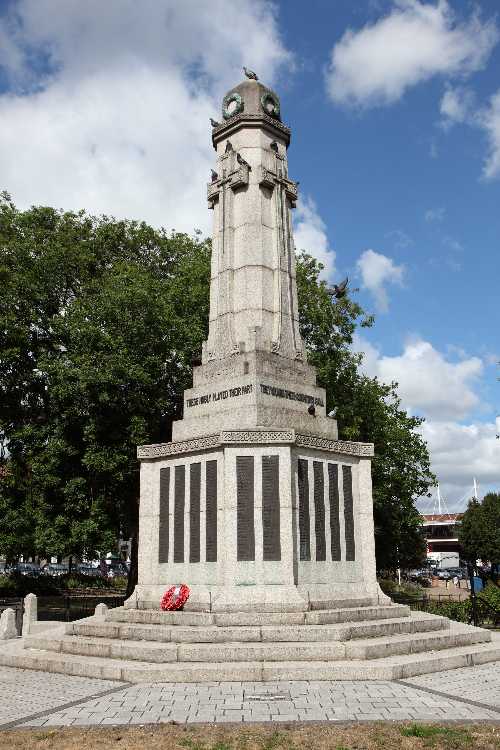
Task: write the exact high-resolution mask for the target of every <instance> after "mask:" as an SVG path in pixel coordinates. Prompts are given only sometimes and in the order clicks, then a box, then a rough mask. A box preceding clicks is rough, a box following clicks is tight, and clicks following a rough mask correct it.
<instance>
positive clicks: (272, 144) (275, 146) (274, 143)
mask: <svg viewBox="0 0 500 750" xmlns="http://www.w3.org/2000/svg"><path fill="white" fill-rule="evenodd" d="M271 148H272V150H273V151H276V153H278V144H277V143H276V141H272V143H271Z"/></svg>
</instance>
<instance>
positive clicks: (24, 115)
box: [0, 0, 292, 232]
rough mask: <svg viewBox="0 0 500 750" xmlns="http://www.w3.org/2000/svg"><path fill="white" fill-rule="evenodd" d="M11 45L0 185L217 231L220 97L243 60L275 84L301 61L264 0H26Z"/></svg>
mask: <svg viewBox="0 0 500 750" xmlns="http://www.w3.org/2000/svg"><path fill="white" fill-rule="evenodd" d="M0 37H2V38H3V39H4V40H5V39H7V40H8V42H9V46H8V47H7V46H4V47H3V48H2V49H3V52H2V53H0V54H1V57H0V64H1V65H3V69H4V73H6V74H7V76H9V77H10V81H11V86H14V87H15V93H12V92H11V93H5V94H3V95H1V96H0V149H1V153H2V165H1V180H2V181H1V185H0V188H1V189H6V190H8V191H9V192H10V193H11V194H12V196H13V198H14V200H15V201H16V203H17V204H18V205H19V206H20V207H26V206H29V205H30V204H32V203H35V204H36V203H43V204H49V205H55V206H61V207H63V208H68V209H75V208H81V207H85V208H87V209H88V210H90V211H92V212H106V213H108V214H114V215H117V216H120V217H121V216H129V217H134V218H141V219H145V220H147V221H149V222H151V223H153V224H155V225H161V224H163V225H165V226H167V227H175V228H176V229H179V230H186V231H191V230H192V229H193V228H195V227H200V228H201V229H203V230H204V231H206V232H209V231H210V221H211V214H210V212H209V211H208V210H207V209H206V201H205V195H204V191H205V183H206V182H207V181H208V178H209V173H210V167H211V166H212V163H213V159H214V154H213V149H212V145H211V138H210V135H211V132H210V123H209V117H211V116H212V117H215V118H217V117H220V115H219V110H220V103H221V99H222V96H223V94H224V93H225V91H226V90H227V89H228V88H230V87H231V86H232V85H234V84H235V83H236V82H238V81H239V80H241V78H242V77H243V74H242V72H241V66H242V65H244V64H247V65H248V64H250V65H251V67H252V68H255V69H256V70H257V71H258V73H259V74H260V77H261V78H262V79H263V80H264V81H265V82H266V83H269V84H272V83H273V82H274V81H275V79H276V76H277V74H278V71H279V69H280V68H281V66H283V65H284V64H285V63H286V64H291V63H292V59H291V56H290V54H289V53H288V52H287V51H286V50H285V48H284V47H283V44H282V42H281V40H280V37H279V33H278V28H277V22H276V18H275V14H274V9H273V6H272V5H271V4H270V3H269V2H267V0H257V1H256V2H254V1H252V2H251V1H250V0H239V2H238V3H229V4H228V3H226V2H225V1H224V0H214V2H212V3H210V4H207V3H205V2H203V0H186V2H184V3H179V2H176V0H143V2H141V3H137V2H136V0H107V2H106V3H102V2H101V1H100V0H87V2H85V3H82V2H79V1H78V0H19V2H17V3H15V4H13V5H12V11H11V14H10V15H9V16H7V17H6V16H3V17H2V18H1V19H0ZM33 61H34V62H33Z"/></svg>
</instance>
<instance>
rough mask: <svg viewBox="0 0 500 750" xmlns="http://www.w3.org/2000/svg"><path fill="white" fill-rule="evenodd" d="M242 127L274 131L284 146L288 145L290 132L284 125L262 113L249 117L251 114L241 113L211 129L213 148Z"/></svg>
mask: <svg viewBox="0 0 500 750" xmlns="http://www.w3.org/2000/svg"><path fill="white" fill-rule="evenodd" d="M242 127H246V128H258V127H263V128H267V129H268V130H271V131H275V132H276V133H278V134H279V135H281V137H282V138H283V137H284V138H285V140H286V145H287V146H288V145H289V143H290V135H291V131H290V128H287V126H286V125H283V123H282V122H280V121H279V120H276V119H275V118H274V117H269V115H265V114H264V113H262V114H259V115H253V114H252V115H251V114H245V113H244V112H242V113H241V114H238V115H235V116H234V117H231V118H230V119H229V120H226V121H225V122H221V124H220V125H218V126H217V127H216V128H213V130H212V143H213V146H214V148H216V146H217V143H218V142H219V141H221V140H222V139H223V138H227V137H228V136H230V135H232V133H234V132H235V131H236V130H239V129H240V128H242Z"/></svg>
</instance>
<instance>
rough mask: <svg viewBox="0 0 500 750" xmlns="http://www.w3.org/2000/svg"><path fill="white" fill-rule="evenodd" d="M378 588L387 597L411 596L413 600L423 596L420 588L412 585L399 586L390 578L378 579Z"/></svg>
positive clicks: (403, 584)
mask: <svg viewBox="0 0 500 750" xmlns="http://www.w3.org/2000/svg"><path fill="white" fill-rule="evenodd" d="M379 584H380V588H381V589H382V591H383V592H384V594H387V596H393V595H395V594H403V595H404V596H411V597H413V598H414V599H418V598H419V597H421V596H423V595H424V591H423V589H422V588H421V587H420V586H417V585H415V584H412V583H402V584H401V586H400V585H399V584H398V583H397V582H396V581H392V580H391V579H390V578H381V579H379Z"/></svg>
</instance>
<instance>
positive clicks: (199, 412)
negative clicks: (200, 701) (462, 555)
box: [0, 74, 500, 682]
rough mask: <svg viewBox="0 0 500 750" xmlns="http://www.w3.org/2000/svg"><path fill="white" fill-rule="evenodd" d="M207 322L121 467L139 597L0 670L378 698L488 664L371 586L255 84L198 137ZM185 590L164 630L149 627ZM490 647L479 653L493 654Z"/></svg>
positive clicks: (367, 511) (471, 631)
mask: <svg viewBox="0 0 500 750" xmlns="http://www.w3.org/2000/svg"><path fill="white" fill-rule="evenodd" d="M212 143H213V146H214V149H215V151H216V163H215V165H214V170H213V171H212V176H211V179H210V182H209V183H208V188H207V198H208V206H209V208H210V209H211V210H212V212H213V244H212V266H211V280H210V321H209V333H208V338H207V341H206V342H205V343H204V345H203V352H202V363H201V365H199V366H196V367H194V370H193V387H192V388H190V389H189V390H187V391H186V392H185V393H184V414H183V419H181V420H179V421H177V422H175V423H174V425H173V436H172V442H170V443H164V444H158V445H144V446H140V447H139V448H138V457H139V459H140V462H141V496H140V537H139V581H138V585H137V587H136V589H135V592H134V594H133V596H132V597H131V598H130V599H129V600H128V601H127V602H126V603H125V606H124V607H120V608H117V609H113V610H108V611H107V612H105V611H104V610H105V608H104V607H102V608H101V610H100V611H99V613H98V614H96V615H95V616H94V617H91V618H87V619H85V620H81V621H79V622H75V623H69V624H68V625H66V626H62V627H61V629H60V630H59V631H51V632H50V634H48V635H47V636H46V637H44V636H43V634H42V635H38V636H30V637H28V638H24V639H23V640H22V643H17V644H14V645H13V646H10V647H9V648H7V647H6V648H5V649H3V651H2V653H0V663H2V664H8V665H11V666H20V667H26V668H33V669H45V670H48V671H52V672H63V673H68V674H81V675H86V676H92V677H104V678H109V679H118V680H126V681H130V682H153V681H157V682H163V681H166V682H169V681H172V682H193V681H213V680H217V681H218V680H246V681H255V680H279V679H285V680H293V679H316V680H321V679H329V680H331V679H333V680H335V679H396V678H402V677H410V676H413V675H416V674H422V673H425V672H433V671H438V670H442V669H449V668H454V667H462V666H468V665H472V664H479V663H483V662H486V661H494V660H496V659H499V658H500V646H499V645H496V644H495V643H493V642H491V634H490V632H489V631H485V630H482V629H480V628H473V627H471V626H468V625H462V624H459V623H455V622H452V621H449V620H448V619H447V618H445V617H438V616H435V615H430V614H426V613H420V612H410V609H409V607H407V606H402V605H396V604H393V603H392V602H391V600H390V599H389V598H388V597H387V596H385V595H384V594H383V593H382V591H381V590H380V588H379V585H378V583H377V579H376V569H375V551H374V528H373V504H372V487H371V457H372V456H373V445H371V444H367V443H357V442H346V441H342V440H339V439H338V432H337V424H336V421H335V419H332V418H330V417H328V416H327V414H326V409H325V404H326V395H325V391H324V389H322V388H321V387H318V385H317V383H316V373H315V369H314V367H312V366H311V365H309V364H308V362H307V357H306V352H305V350H304V344H303V341H302V339H301V335H300V331H299V315H298V305H297V289H296V278H295V247H294V242H293V232H292V219H291V213H292V210H293V208H294V206H295V204H296V201H297V198H298V195H297V192H298V191H297V183H296V182H295V181H294V180H292V179H291V178H290V176H289V172H288V162H287V149H288V146H289V143H290V130H289V128H288V127H286V126H285V125H284V124H283V122H282V120H281V112H280V101H279V98H278V96H277V95H276V94H275V93H274V92H273V91H271V90H270V89H269V88H267V87H266V86H264V85H263V84H262V83H261V82H260V81H258V80H257V79H256V77H255V75H254V74H251V77H249V78H247V79H246V80H244V81H243V82H242V83H240V84H239V85H237V86H236V87H235V88H233V89H231V90H230V91H229V92H228V93H227V94H226V96H225V97H224V100H223V104H222V120H221V122H220V123H218V122H215V121H214V122H213V128H212ZM180 584H186V585H187V586H189V588H190V592H191V593H190V597H189V599H188V601H187V603H186V605H185V607H184V610H183V611H179V612H163V611H161V610H160V600H161V598H162V596H163V594H164V593H165V590H166V589H168V588H169V587H171V586H175V585H180ZM497 643H498V642H497Z"/></svg>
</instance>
